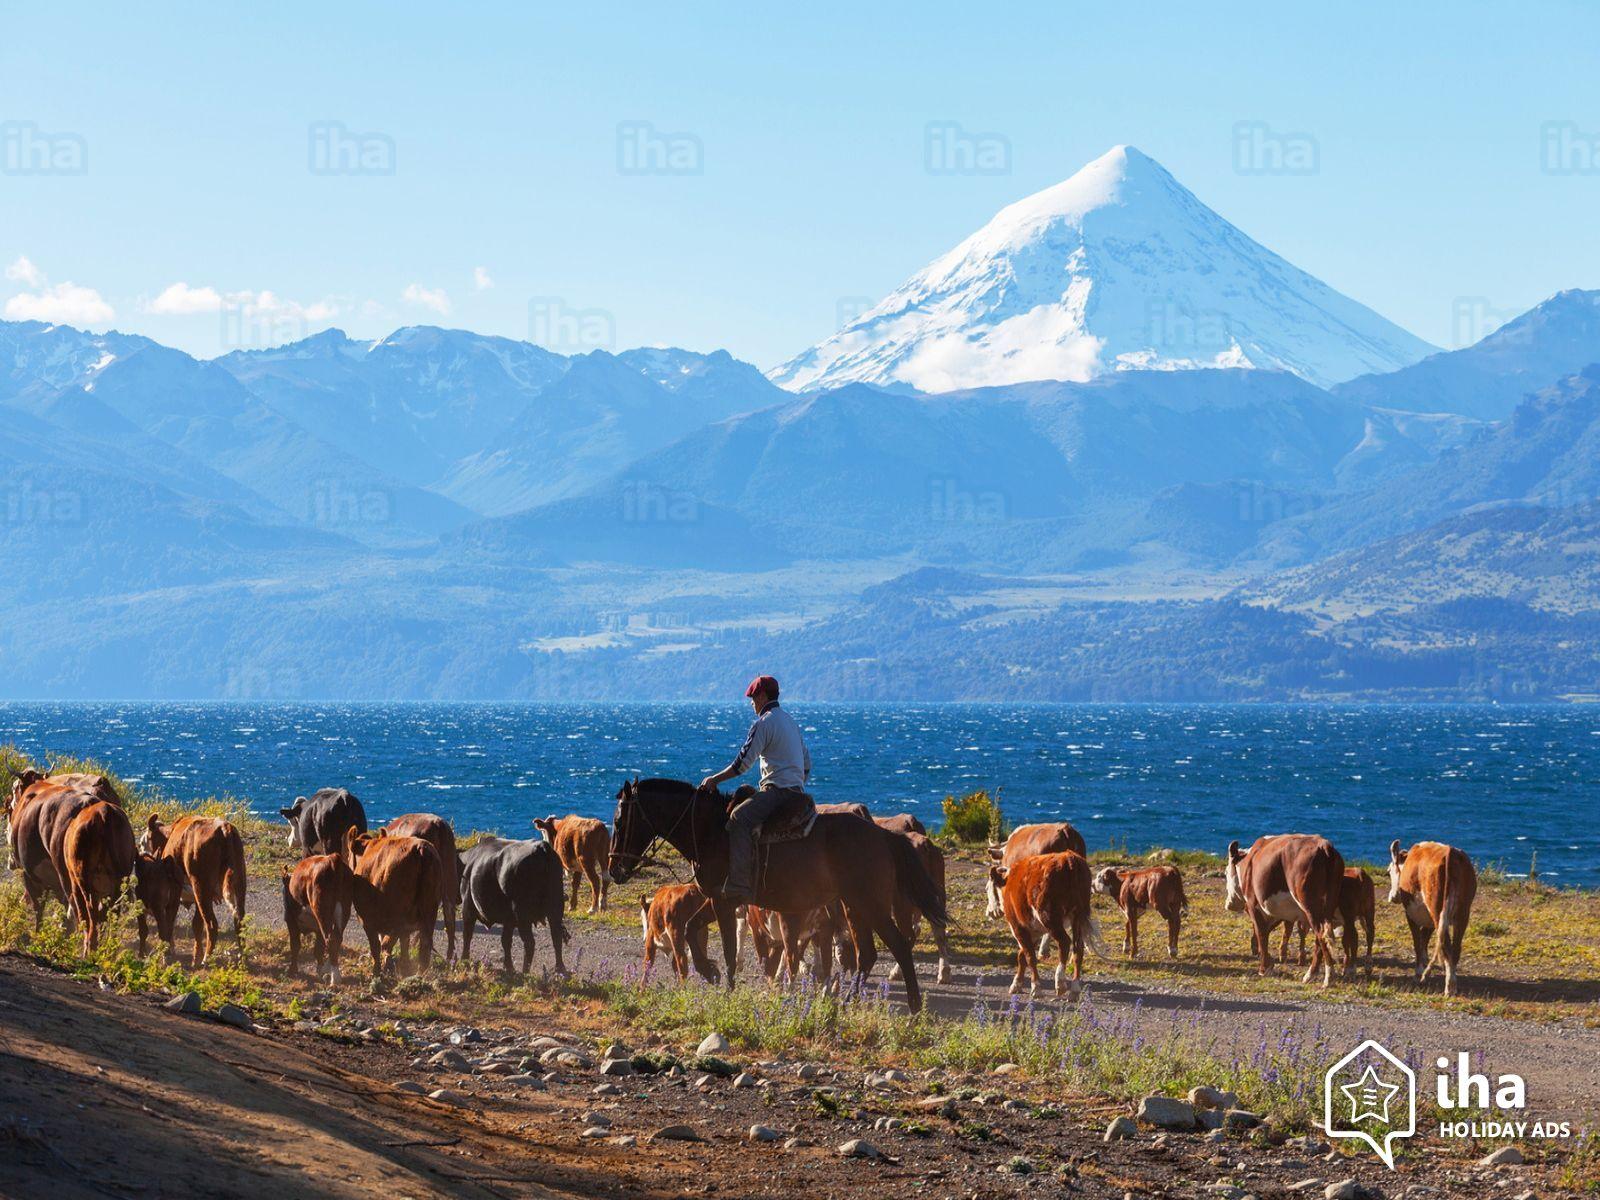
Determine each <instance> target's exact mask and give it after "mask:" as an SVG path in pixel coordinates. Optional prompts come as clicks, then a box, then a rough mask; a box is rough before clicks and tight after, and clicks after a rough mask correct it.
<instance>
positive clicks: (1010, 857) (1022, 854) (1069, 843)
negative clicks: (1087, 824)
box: [986, 821, 1089, 918]
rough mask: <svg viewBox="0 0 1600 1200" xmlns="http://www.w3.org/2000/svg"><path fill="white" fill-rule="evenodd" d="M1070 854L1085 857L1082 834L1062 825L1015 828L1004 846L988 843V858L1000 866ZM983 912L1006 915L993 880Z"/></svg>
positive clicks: (1053, 823) (1063, 823) (995, 916)
mask: <svg viewBox="0 0 1600 1200" xmlns="http://www.w3.org/2000/svg"><path fill="white" fill-rule="evenodd" d="M1069 850H1070V851H1071V852H1072V853H1073V854H1081V855H1084V856H1085V857H1087V856H1088V853H1089V851H1088V848H1087V846H1086V845H1085V844H1084V840H1083V834H1081V833H1079V832H1078V831H1077V830H1076V829H1074V828H1073V827H1072V826H1071V825H1069V824H1067V822H1065V821H1050V822H1047V823H1044V824H1039V825H1019V826H1017V828H1015V829H1013V830H1012V831H1011V836H1010V837H1008V838H1007V839H1006V841H1005V845H1003V846H1001V845H996V844H995V843H992V842H991V843H990V845H989V857H990V858H991V859H992V860H993V861H994V862H995V863H996V864H998V865H999V866H1002V867H1014V866H1016V865H1017V864H1018V863H1019V862H1021V861H1022V860H1023V859H1025V858H1031V857H1033V855H1035V854H1061V853H1064V852H1066V851H1069ZM986 911H987V915H988V916H990V917H994V918H999V917H1001V916H1004V915H1005V914H1004V911H1003V910H1002V907H1001V904H1000V889H999V888H998V887H996V886H995V883H994V880H993V879H991V880H990V881H989V906H988V909H987V910H986Z"/></svg>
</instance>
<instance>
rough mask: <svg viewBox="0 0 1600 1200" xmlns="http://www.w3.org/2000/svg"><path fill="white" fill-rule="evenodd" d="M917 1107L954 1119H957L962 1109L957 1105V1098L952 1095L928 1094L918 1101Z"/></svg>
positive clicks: (926, 1111)
mask: <svg viewBox="0 0 1600 1200" xmlns="http://www.w3.org/2000/svg"><path fill="white" fill-rule="evenodd" d="M917 1107H918V1108H920V1109H921V1110H922V1111H923V1112H925V1113H934V1114H936V1115H938V1116H941V1117H949V1118H950V1119H951V1120H952V1121H953V1120H955V1119H956V1117H957V1116H958V1115H959V1113H960V1111H961V1110H960V1109H958V1108H957V1107H956V1102H955V1099H954V1097H951V1096H927V1097H924V1098H923V1099H921V1100H918V1101H917Z"/></svg>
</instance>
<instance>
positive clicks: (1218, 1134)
mask: <svg viewBox="0 0 1600 1200" xmlns="http://www.w3.org/2000/svg"><path fill="white" fill-rule="evenodd" d="M1200 1115H1201V1116H1202V1117H1203V1116H1204V1115H1205V1114H1204V1113H1201V1114H1200ZM1227 1140H1228V1135H1227V1134H1226V1133H1224V1132H1223V1131H1222V1130H1221V1129H1213V1130H1211V1131H1210V1132H1209V1133H1207V1134H1206V1141H1208V1142H1211V1143H1212V1144H1216V1143H1218V1142H1225V1141H1227Z"/></svg>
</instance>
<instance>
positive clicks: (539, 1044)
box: [528, 1037, 567, 1050]
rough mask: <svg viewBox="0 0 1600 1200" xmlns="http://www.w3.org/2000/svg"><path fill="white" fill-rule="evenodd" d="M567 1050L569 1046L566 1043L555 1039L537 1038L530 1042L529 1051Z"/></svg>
mask: <svg viewBox="0 0 1600 1200" xmlns="http://www.w3.org/2000/svg"><path fill="white" fill-rule="evenodd" d="M566 1048H567V1044H566V1043H565V1042H558V1041H557V1040H556V1039H555V1038H553V1037H536V1038H533V1039H531V1040H530V1041H529V1042H528V1049H530V1050H565V1049H566Z"/></svg>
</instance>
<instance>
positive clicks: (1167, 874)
mask: <svg viewBox="0 0 1600 1200" xmlns="http://www.w3.org/2000/svg"><path fill="white" fill-rule="evenodd" d="M1094 890H1095V891H1097V892H1099V893H1100V894H1101V895H1102V896H1110V897H1111V899H1112V900H1113V901H1114V902H1115V903H1116V905H1117V907H1118V908H1120V909H1121V910H1122V919H1123V922H1122V923H1123V928H1122V952H1123V953H1124V954H1126V955H1127V956H1128V957H1129V958H1138V957H1139V914H1140V913H1142V912H1143V911H1144V910H1145V909H1147V908H1153V909H1155V910H1156V912H1157V913H1158V914H1160V916H1161V917H1162V918H1163V919H1164V920H1165V921H1166V923H1167V957H1168V958H1177V957H1178V932H1179V930H1180V929H1182V928H1183V918H1184V916H1185V915H1186V914H1187V913H1188V911H1189V900H1188V897H1186V896H1185V895H1184V894H1183V875H1182V873H1181V872H1179V870H1178V868H1177V867H1141V868H1138V869H1135V868H1133V867H1102V868H1101V869H1100V870H1099V871H1098V872H1097V873H1096V874H1095V877H1094Z"/></svg>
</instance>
